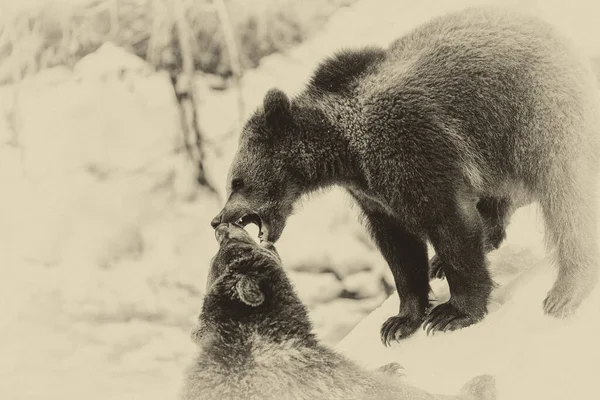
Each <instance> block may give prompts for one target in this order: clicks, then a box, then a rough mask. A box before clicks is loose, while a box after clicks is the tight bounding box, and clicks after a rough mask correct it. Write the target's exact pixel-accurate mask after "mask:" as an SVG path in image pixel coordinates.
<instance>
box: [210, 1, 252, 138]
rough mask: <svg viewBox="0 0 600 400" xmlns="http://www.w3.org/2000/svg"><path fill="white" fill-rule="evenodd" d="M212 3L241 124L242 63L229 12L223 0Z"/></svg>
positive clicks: (242, 95) (243, 107)
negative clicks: (227, 60)
mask: <svg viewBox="0 0 600 400" xmlns="http://www.w3.org/2000/svg"><path fill="white" fill-rule="evenodd" d="M213 5H214V7H215V11H216V12H217V17H218V18H219V21H220V22H221V24H220V25H221V29H222V30H223V39H224V41H225V47H226V48H227V54H228V56H229V64H230V66H231V72H232V73H233V81H234V84H235V87H236V91H237V93H238V125H239V126H241V124H242V123H243V118H244V114H245V112H246V104H245V103H244V93H243V91H242V89H243V88H242V74H243V72H242V64H241V62H240V56H239V51H238V47H237V43H236V40H235V35H234V32H233V25H232V24H231V20H230V19H229V12H228V10H227V6H226V5H225V2H224V1H223V0H213Z"/></svg>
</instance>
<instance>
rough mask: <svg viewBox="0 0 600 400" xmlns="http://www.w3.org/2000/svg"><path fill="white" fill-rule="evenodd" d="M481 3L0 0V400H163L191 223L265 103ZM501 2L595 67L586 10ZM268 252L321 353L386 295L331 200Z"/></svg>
mask: <svg viewBox="0 0 600 400" xmlns="http://www.w3.org/2000/svg"><path fill="white" fill-rule="evenodd" d="M482 3H500V1H492V0H489V1H483V0H481V1H470V0H462V1H441V0H440V1H434V0H427V1H420V2H415V1H412V0H406V1H402V0H372V1H371V0H221V1H217V0H38V1H36V0H0V187H1V188H2V189H0V190H1V195H0V265H1V267H2V270H3V277H2V279H0V304H1V307H2V309H1V314H0V354H1V356H0V395H1V396H2V398H7V399H8V398H10V399H15V400H17V399H70V398H86V399H138V398H139V399H159V398H160V399H165V398H176V394H177V390H178V388H179V385H180V381H181V369H182V368H183V367H184V366H185V365H186V364H187V363H188V362H189V360H190V358H191V357H193V354H194V346H193V344H192V343H191V341H190V339H189V331H190V329H191V328H192V326H193V325H194V323H195V320H196V317H197V314H198V312H199V310H200V306H201V302H202V296H203V294H204V287H205V280H206V272H207V267H208V262H209V260H210V258H211V257H212V256H213V255H214V253H215V251H216V248H217V247H216V242H215V240H214V236H213V231H212V228H211V227H210V225H209V222H210V220H211V219H212V217H213V216H214V215H215V214H216V213H217V212H218V211H219V209H220V207H221V205H222V203H223V201H224V189H225V176H226V173H227V168H228V166H229V163H230V161H231V158H232V156H233V154H234V152H235V149H236V146H237V137H238V133H239V130H240V126H241V124H242V123H243V121H244V119H245V118H246V117H247V116H248V115H249V114H250V113H251V112H253V110H254V109H255V108H256V106H257V105H259V104H260V102H261V100H262V97H263V95H264V93H265V92H266V91H267V90H268V89H269V88H271V87H275V86H276V87H279V88H281V89H283V90H285V91H286V92H287V93H289V94H290V95H293V94H294V93H296V92H298V91H299V90H301V89H302V88H303V85H304V83H305V82H306V80H307V78H308V76H309V75H310V73H311V71H312V70H313V68H314V67H315V65H316V63H317V62H318V61H319V60H320V59H321V58H322V57H323V56H326V55H328V54H330V53H331V52H333V51H335V50H338V49H340V48H343V47H346V46H359V45H364V44H379V45H386V44H388V43H389V42H390V41H391V40H393V39H394V38H396V37H397V36H399V35H401V34H403V33H406V32H407V31H408V30H410V29H412V28H414V27H415V26H417V25H419V24H420V23H422V22H424V21H426V20H427V19H428V18H431V17H432V16H434V15H438V14H441V13H443V12H446V11H450V10H455V9H459V8H462V7H464V6H466V5H469V4H482ZM502 4H505V5H509V6H511V7H513V6H514V7H517V8H519V9H523V10H525V11H529V12H533V13H538V14H542V16H543V17H545V18H546V19H548V20H551V21H552V22H555V23H556V24H558V25H559V27H561V28H562V29H563V30H564V31H566V33H568V34H570V35H571V36H573V37H574V39H575V40H576V41H577V43H579V44H580V45H581V46H582V48H583V50H584V51H588V52H590V54H591V56H592V57H595V58H594V60H595V62H596V64H595V65H596V66H598V65H600V63H598V62H597V60H598V58H597V56H598V55H600V6H599V5H598V4H596V2H595V1H581V2H580V3H578V2H577V1H575V2H569V5H564V4H562V2H560V1H558V0H550V1H546V2H543V3H542V2H541V1H539V2H538V1H535V0H523V1H517V0H511V1H507V2H502ZM599 71H600V69H599ZM249 229H252V228H249ZM278 249H279V252H280V254H281V256H282V258H283V261H284V263H285V265H286V268H287V269H288V270H289V273H290V277H291V278H292V280H293V281H294V283H295V284H296V287H297V290H298V292H299V294H300V297H301V298H302V299H303V300H304V302H305V303H306V304H307V306H308V307H309V308H310V312H311V318H312V319H313V322H314V325H315V329H316V332H317V334H318V335H319V337H320V338H321V339H322V340H323V341H324V342H325V343H327V344H330V345H335V344H336V343H338V341H339V340H340V339H342V338H343V337H344V336H345V335H346V334H347V333H348V332H349V331H350V330H351V329H352V328H353V327H354V326H355V325H356V324H357V323H358V322H359V321H360V320H361V319H363V318H364V317H365V316H366V315H367V314H368V313H370V312H371V311H372V310H373V309H374V308H376V307H377V306H379V305H380V304H381V303H382V302H383V301H384V300H385V299H386V298H387V296H389V294H390V293H391V292H392V291H393V280H392V278H391V274H390V273H389V271H388V269H387V266H386V264H385V263H384V262H383V260H382V258H381V256H380V255H379V254H378V252H377V251H376V249H375V248H374V247H373V245H372V243H371V241H370V240H369V238H368V236H367V235H366V234H365V232H364V229H363V228H362V227H361V226H360V224H359V223H358V221H357V218H356V210H355V209H354V208H353V207H352V203H351V202H350V200H349V199H348V198H347V197H346V196H345V195H344V194H343V193H342V192H341V191H338V190H333V191H330V192H327V193H323V194H318V195H314V196H311V198H309V199H306V200H305V201H303V202H302V204H301V205H299V207H298V210H297V212H296V214H295V215H294V216H293V217H291V218H290V220H289V223H288V227H287V228H286V232H285V234H284V236H283V237H282V239H281V240H280V242H279V243H278ZM373 334H374V335H377V334H378V332H376V331H374V332H373Z"/></svg>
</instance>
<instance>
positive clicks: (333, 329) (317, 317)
mask: <svg viewBox="0 0 600 400" xmlns="http://www.w3.org/2000/svg"><path fill="white" fill-rule="evenodd" d="M384 300H385V296H380V297H378V298H374V299H368V300H351V299H336V300H333V301H331V302H328V303H325V304H320V305H318V306H316V307H314V309H312V310H311V313H310V318H311V320H312V322H313V325H314V329H315V333H316V335H317V336H318V337H319V339H320V340H322V341H323V343H325V344H328V345H334V344H336V343H337V342H339V341H340V340H341V339H342V338H343V337H344V336H346V335H347V334H348V333H349V332H350V331H351V330H352V328H354V327H355V326H356V324H358V323H359V322H360V321H361V320H362V319H363V318H364V317H365V316H366V315H367V314H368V313H369V312H371V311H372V310H374V309H375V308H376V307H377V306H379V305H380V304H381V303H382V302H383V301H384Z"/></svg>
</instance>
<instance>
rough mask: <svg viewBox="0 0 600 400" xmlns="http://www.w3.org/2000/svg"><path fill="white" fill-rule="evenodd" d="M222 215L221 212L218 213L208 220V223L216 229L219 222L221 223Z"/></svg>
mask: <svg viewBox="0 0 600 400" xmlns="http://www.w3.org/2000/svg"><path fill="white" fill-rule="evenodd" d="M222 217H223V214H222V213H219V214H218V215H217V216H216V217H214V218H213V220H212V221H210V225H211V226H212V227H213V229H217V226H219V224H220V223H221V218H222Z"/></svg>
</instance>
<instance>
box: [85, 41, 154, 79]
mask: <svg viewBox="0 0 600 400" xmlns="http://www.w3.org/2000/svg"><path fill="white" fill-rule="evenodd" d="M152 70H153V68H152V67H150V65H148V64H147V63H146V62H145V61H144V60H143V59H142V58H140V57H138V56H136V55H135V54H132V53H130V52H128V51H126V50H125V49H123V48H122V47H119V46H116V45H115V44H113V43H111V42H105V43H103V44H102V46H100V47H99V48H98V50H96V51H95V52H93V53H90V54H88V55H86V56H85V57H83V58H82V59H81V60H79V62H78V63H77V64H75V67H74V68H73V72H74V73H75V77H76V78H77V79H100V80H105V79H107V78H108V77H116V78H121V77H123V76H124V74H126V73H135V74H139V75H148V74H150V73H151V72H152Z"/></svg>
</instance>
